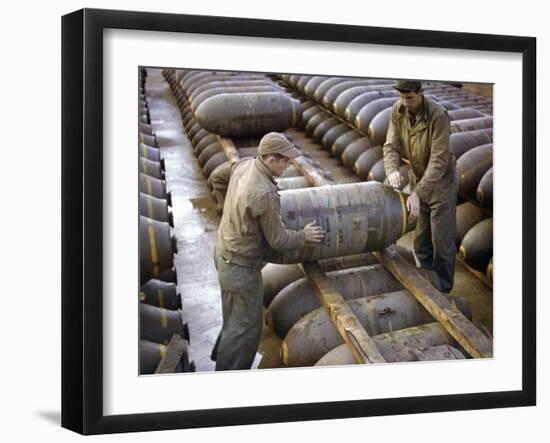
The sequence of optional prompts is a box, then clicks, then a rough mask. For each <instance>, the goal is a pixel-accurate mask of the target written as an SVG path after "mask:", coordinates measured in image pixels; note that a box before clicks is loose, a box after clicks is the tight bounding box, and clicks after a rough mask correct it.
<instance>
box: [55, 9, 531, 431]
mask: <svg viewBox="0 0 550 443" xmlns="http://www.w3.org/2000/svg"><path fill="white" fill-rule="evenodd" d="M113 28H114V29H128V30H144V31H168V32H177V33H197V34H215V35H227V36H247V37H269V38H285V39H301V40H317V41H330V42H351V43H368V44H377V45H399V46H411V47H412V46H415V47H425V48H446V49H469V50H480V51H501V52H509V53H519V54H521V56H522V71H523V79H522V82H523V85H522V88H523V91H522V116H523V118H522V130H523V139H522V159H523V171H522V195H523V203H522V204H523V207H522V211H523V212H522V221H523V233H522V241H523V243H522V252H523V262H522V331H521V332H522V388H521V389H520V390H517V391H504V392H478V393H473V394H459V395H438V396H421V397H403V398H392V399H374V400H359V401H337V402H324V403H307V404H290V405H286V404H280V405H266V406H261V407H238V408H231V409H209V410H198V411H166V412H161V413H143V414H131V415H114V416H113V415H111V416H106V415H105V414H104V412H103V407H102V405H103V356H102V355H103V354H102V353H103V339H102V325H103V319H102V312H103V300H102V284H103V274H102V263H103V246H102V245H103V241H102V239H103V227H102V223H103V210H102V195H103V184H102V183H103V182H102V177H103V170H102V168H103V166H102V165H103V148H102V136H103V122H102V109H103V107H102V106H103V78H102V76H103V40H102V36H103V31H104V30H105V29H113ZM535 88H536V39H535V38H532V37H515V36H502V35H485V34H467V33H456V32H436V31H423V30H411V29H390V28H375V27H362V26H348V25H336V24H319V23H303V22H282V21H272V20H256V19H243V18H230V17H210V16H195V15H176V14H160V13H148V12H128V11H110V10H95V9H84V10H80V11H76V12H74V13H71V14H68V15H66V16H64V17H63V18H62V426H63V427H66V428H68V429H71V430H74V431H76V432H79V433H82V434H102V433H116V432H132V431H149V430H162V429H178V428H193V427H212V426H228V425H239V424H257V423H273V422H285V421H301V420H314V419H330V418H349V417H362V416H379V415H392V414H412V413H423V412H435V411H455V410H467V409H485V408H501V407H517V406H529V405H535V404H536V315H535V308H536V163H535V161H536V89H535Z"/></svg>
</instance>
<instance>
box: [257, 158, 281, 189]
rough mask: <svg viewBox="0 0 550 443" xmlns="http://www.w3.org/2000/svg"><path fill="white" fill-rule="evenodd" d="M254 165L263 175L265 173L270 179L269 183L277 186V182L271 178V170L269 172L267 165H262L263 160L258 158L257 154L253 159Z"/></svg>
mask: <svg viewBox="0 0 550 443" xmlns="http://www.w3.org/2000/svg"><path fill="white" fill-rule="evenodd" d="M254 165H255V166H256V168H258V170H259V171H260V172H261V173H262V174H263V175H265V176H266V177H267V178H268V179H269V180H270V181H271V183H273V184H274V185H275V186H277V182H276V181H275V179H274V178H273V175H272V174H271V172H269V169H267V166H266V165H264V162H263V161H262V160H261V159H260V157H259V156H258V157H256V158H255V159H254Z"/></svg>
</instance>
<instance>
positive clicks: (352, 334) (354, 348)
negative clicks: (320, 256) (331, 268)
mask: <svg viewBox="0 0 550 443" xmlns="http://www.w3.org/2000/svg"><path fill="white" fill-rule="evenodd" d="M300 267H301V269H302V272H303V273H304V275H305V276H306V277H307V279H308V280H309V282H310V284H311V286H312V287H313V289H314V290H315V293H316V294H317V296H318V297H319V300H320V301H321V304H322V305H323V307H324V308H325V309H326V310H327V312H328V313H329V315H330V318H331V319H332V321H333V322H334V325H335V326H336V329H337V330H338V332H339V333H340V335H341V336H342V338H343V339H344V341H345V342H346V344H347V345H348V346H349V348H350V350H351V352H352V353H353V356H354V357H355V359H356V360H357V362H358V363H369V364H370V363H386V360H385V359H384V357H383V356H382V354H381V353H380V351H379V350H378V347H377V346H376V343H375V342H374V340H373V339H372V338H371V337H370V335H369V334H368V332H367V331H365V329H364V328H363V325H361V323H360V322H359V320H358V319H357V317H356V316H355V314H354V313H353V311H352V310H351V309H350V307H349V306H348V305H347V303H346V302H345V300H344V298H343V297H342V295H341V294H340V293H339V292H338V291H336V290H335V289H334V288H333V287H332V286H331V284H330V282H329V280H328V278H327V276H326V275H325V273H324V272H323V271H322V270H321V267H320V266H319V264H318V263H302V264H300Z"/></svg>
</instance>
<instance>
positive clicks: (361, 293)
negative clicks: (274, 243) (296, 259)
mask: <svg viewBox="0 0 550 443" xmlns="http://www.w3.org/2000/svg"><path fill="white" fill-rule="evenodd" d="M401 253H402V255H404V256H405V257H406V258H407V259H408V260H409V261H412V262H413V263H414V258H413V257H412V255H411V254H410V253H409V252H407V251H406V250H401ZM319 264H320V266H321V268H322V269H323V270H324V271H325V272H327V274H326V275H327V277H328V279H329V280H330V282H331V286H333V287H334V288H335V289H336V290H337V291H338V292H339V293H341V294H342V296H343V297H344V299H345V300H346V301H347V302H348V305H349V307H350V308H351V309H352V311H353V312H354V313H355V315H356V316H357V318H358V319H359V321H360V322H361V324H362V325H363V327H364V328H365V329H366V330H367V332H369V334H371V335H372V336H373V338H374V340H375V341H376V343H377V345H378V347H379V349H380V351H381V352H382V354H383V356H384V358H385V359H386V361H388V362H397V361H414V360H441V359H458V358H464V355H463V354H462V351H461V350H459V346H458V345H457V343H456V342H455V341H454V340H453V339H452V338H451V337H450V336H449V335H448V334H447V333H446V332H445V330H444V329H443V328H442V327H441V326H440V325H439V324H438V323H436V322H435V321H434V319H433V318H432V317H431V316H430V315H429V314H428V313H427V312H426V311H425V310H424V308H422V307H421V305H420V304H419V303H418V302H417V301H416V300H415V298H414V297H413V296H412V295H411V294H410V293H408V292H407V291H405V290H403V288H402V287H401V285H400V284H399V283H398V282H397V281H396V280H395V278H394V277H393V276H392V275H391V274H390V273H389V272H388V271H387V270H386V269H385V268H384V267H383V266H382V265H380V264H379V263H378V261H377V259H376V258H375V257H374V256H373V255H371V254H368V253H367V254H358V255H351V256H346V257H341V258H334V259H324V260H320V261H319ZM425 276H426V278H428V279H429V280H430V281H431V282H432V284H433V285H434V286H436V287H438V284H439V283H438V279H437V276H436V275H435V274H434V273H433V272H426V273H425ZM262 278H263V284H264V305H265V306H266V308H267V309H266V321H267V323H268V325H269V327H270V328H272V330H273V331H274V333H275V335H276V336H277V337H278V338H279V340H280V346H281V356H282V365H283V366H289V367H295V366H313V365H316V364H317V365H321V364H334V365H336V364H353V363H355V360H354V359H353V357H351V354H350V353H349V351H348V349H347V345H345V344H343V340H342V338H341V337H340V335H339V333H338V332H337V331H336V329H335V327H334V326H333V324H332V321H331V320H330V318H329V315H328V314H327V313H326V310H325V309H324V308H322V307H321V306H320V304H319V301H318V299H317V296H316V295H315V293H314V291H313V288H312V287H311V286H310V284H309V282H308V281H307V279H305V278H303V275H302V273H301V271H300V269H299V268H298V266H297V265H277V264H271V263H270V264H267V265H266V266H265V267H264V268H263V269H262ZM452 301H453V302H455V303H456V305H457V306H458V307H459V309H461V310H462V311H463V312H464V313H465V315H466V316H468V317H471V313H470V311H469V308H468V306H467V304H466V303H465V302H464V300H463V299H462V298H460V297H452ZM405 349H406V351H405Z"/></svg>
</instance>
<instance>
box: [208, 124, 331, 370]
mask: <svg viewBox="0 0 550 443" xmlns="http://www.w3.org/2000/svg"><path fill="white" fill-rule="evenodd" d="M258 154H259V156H258V157H256V158H245V159H242V160H240V161H238V162H237V163H235V164H233V165H231V164H229V163H226V164H225V165H222V166H220V167H218V168H217V169H216V170H214V172H213V173H212V174H211V177H210V183H211V185H212V187H213V190H214V194H215V196H216V198H217V200H218V204H221V205H222V207H223V216H222V220H221V223H220V226H219V228H218V237H217V241H216V250H215V253H214V259H215V261H216V268H217V270H218V279H219V283H220V288H221V296H222V316H223V325H222V330H221V332H220V335H219V336H218V340H217V341H216V344H215V345H214V350H213V352H212V357H213V359H215V360H216V370H217V371H219V370H228V369H249V368H250V367H251V365H252V363H253V361H254V357H255V355H256V352H257V349H258V345H259V343H260V338H261V334H262V326H263V312H262V299H263V295H262V274H261V267H262V261H263V259H264V255H265V253H266V249H267V246H268V245H269V246H271V247H272V248H273V249H278V250H290V249H296V248H301V247H303V246H304V244H305V242H315V243H318V242H320V241H321V240H322V238H323V236H324V231H323V229H322V228H321V227H320V226H318V225H315V223H310V224H308V225H306V226H305V227H304V228H303V229H302V230H300V231H294V230H289V229H286V228H285V226H284V224H283V221H282V219H281V215H280V208H281V203H280V198H279V194H278V193H277V185H276V182H275V180H274V179H273V177H278V176H280V175H281V174H282V173H283V172H284V171H285V169H286V168H287V167H288V164H289V161H290V159H291V158H295V157H297V156H299V155H300V154H299V152H298V151H297V150H296V149H295V148H294V147H293V146H292V144H291V143H290V142H289V141H288V139H287V138H286V137H285V136H284V135H282V134H279V133H276V132H270V133H269V134H266V135H265V136H264V137H263V138H262V140H261V141H260V144H259V147H258ZM230 178H231V180H230ZM225 194H226V195H225Z"/></svg>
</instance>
